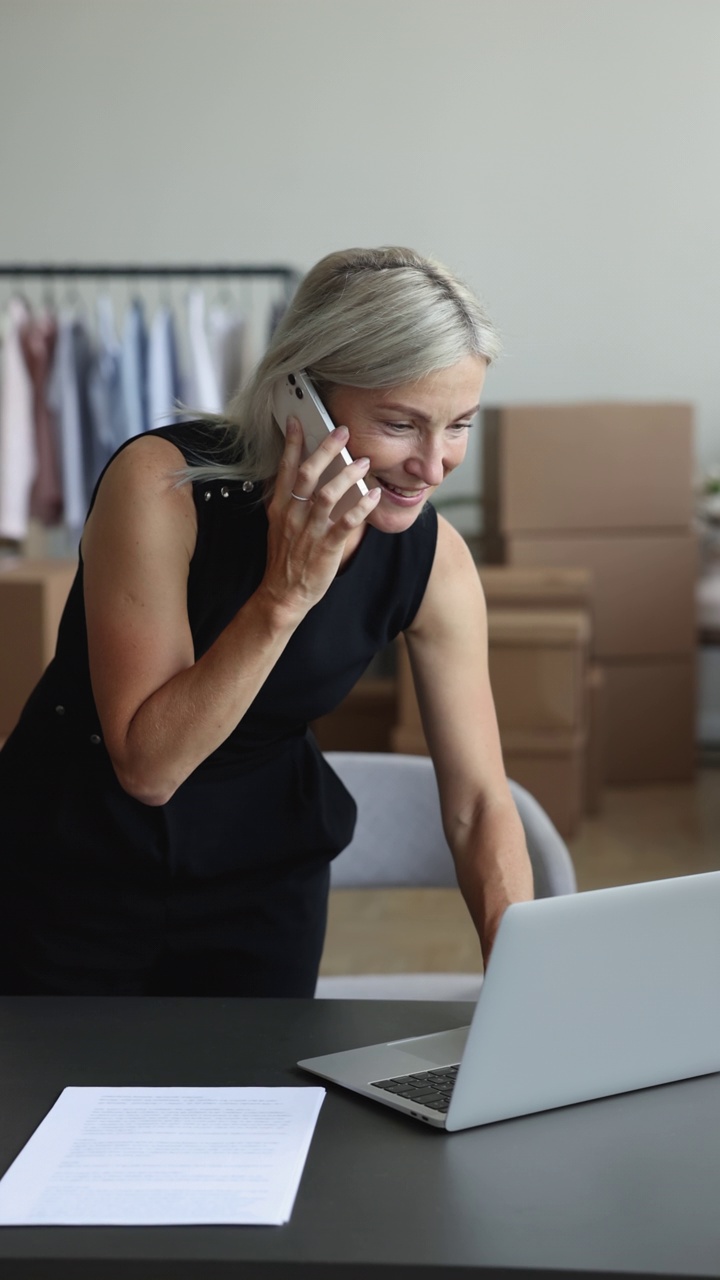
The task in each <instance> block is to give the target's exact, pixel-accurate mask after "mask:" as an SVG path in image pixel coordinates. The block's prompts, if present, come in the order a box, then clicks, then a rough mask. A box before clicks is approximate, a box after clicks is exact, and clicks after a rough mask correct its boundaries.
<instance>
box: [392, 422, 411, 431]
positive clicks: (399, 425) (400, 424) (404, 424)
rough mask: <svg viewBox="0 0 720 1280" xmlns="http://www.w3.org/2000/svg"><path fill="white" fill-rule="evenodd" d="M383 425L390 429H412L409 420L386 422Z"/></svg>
mask: <svg viewBox="0 0 720 1280" xmlns="http://www.w3.org/2000/svg"><path fill="white" fill-rule="evenodd" d="M385 426H386V427H389V428H390V430H391V431H412V429H413V428H412V423H411V422H386V423H385Z"/></svg>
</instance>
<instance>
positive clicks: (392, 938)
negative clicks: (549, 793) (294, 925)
mask: <svg viewBox="0 0 720 1280" xmlns="http://www.w3.org/2000/svg"><path fill="white" fill-rule="evenodd" d="M719 764H720V762H719V761H717V760H711V761H706V762H705V764H704V765H703V767H702V768H701V769H700V770H699V772H698V776H697V781H696V782H695V784H694V785H691V786H686V785H676V786H653V787H625V788H612V789H607V790H606V792H605V796H604V801H603V809H602V812H601V813H600V814H599V815H598V816H597V817H593V818H588V819H586V820H585V822H584V823H583V825H582V828H581V829H580V831H579V832H578V833H577V835H576V836H575V837H574V838H573V839H572V840H570V841H568V845H569V848H570V852H571V853H572V856H573V861H574V863H575V870H576V874H577V879H578V887H579V888H580V889H581V890H583V889H599V888H604V887H606V886H608V885H614V884H629V883H633V882H635V881H638V880H655V879H661V878H663V877H667V876H675V875H688V874H692V873H693V872H699V871H713V870H717V869H718V868H720V767H718V765H719ZM481 967H482V966H481V959H480V950H479V947H478V943H477V939H476V936H475V932H474V930H473V928H472V925H471V924H470V921H469V918H468V916H467V912H466V909H465V906H464V904H463V902H462V900H461V898H460V895H459V893H457V892H456V891H454V890H452V889H441V890H436V889H392V890H383V891H377V890H366V889H363V890H357V889H352V890H343V891H336V892H335V893H334V894H333V895H332V896H331V903H330V919H329V925H328V934H327V941H326V945H325V953H324V956H323V964H322V969H321V972H323V973H327V974H330V973H335V974H338V973H383V972H410V973H412V972H419V973H425V972H433V971H438V972H447V971H450V972H453V971H458V972H472V971H474V970H478V969H480V968H481Z"/></svg>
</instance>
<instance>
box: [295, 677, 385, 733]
mask: <svg viewBox="0 0 720 1280" xmlns="http://www.w3.org/2000/svg"><path fill="white" fill-rule="evenodd" d="M396 719H397V696H396V685H395V681H394V680H392V679H370V678H368V677H363V678H362V679H361V680H358V683H357V684H356V685H355V688H354V689H352V690H351V691H350V693H349V694H348V696H347V698H345V699H344V701H343V702H342V703H341V705H340V706H339V707H337V708H336V709H335V711H331V712H330V714H329V715H326V716H322V717H321V719H319V720H315V721H314V722H313V724H312V726H311V727H312V730H313V733H314V734H315V737H316V738H317V741H318V745H319V746H320V749H321V751H392V750H393V747H392V745H391V741H390V735H391V733H392V730H393V727H394V725H395V721H396Z"/></svg>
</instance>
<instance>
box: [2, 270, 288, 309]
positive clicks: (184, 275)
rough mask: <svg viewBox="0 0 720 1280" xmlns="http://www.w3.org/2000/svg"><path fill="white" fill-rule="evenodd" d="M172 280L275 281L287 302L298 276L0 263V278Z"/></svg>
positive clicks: (274, 272)
mask: <svg viewBox="0 0 720 1280" xmlns="http://www.w3.org/2000/svg"><path fill="white" fill-rule="evenodd" d="M171 276H174V277H176V278H178V279H190V278H198V277H201V278H204V279H208V278H212V279H229V278H240V277H247V278H252V277H255V278H263V279H273V278H274V279H276V280H278V281H279V282H280V284H281V285H282V287H283V289H284V291H285V297H286V300H287V301H288V302H289V301H290V299H291V298H292V295H293V293H294V292H295V289H296V288H297V285H298V283H299V281H300V279H301V274H300V272H299V271H296V270H295V268H294V267H288V266H282V265H279V264H276V263H269V264H265V263H242V264H238V265H235V266H233V265H231V264H217V263H216V264H214V265H213V264H211V263H208V264H207V265H206V266H202V265H199V264H197V263H195V264H190V265H182V266H171V265H168V264H167V263H159V264H157V265H146V264H143V265H139V264H137V263H130V264H126V265H122V264H118V265H114V264H108V263H98V264H95V265H92V266H91V265H87V264H84V263H83V264H80V263H66V264H60V263H40V264H38V263H32V264H30V263H2V264H0V278H3V277H5V278H15V279H23V278H26V279H35V280H38V279H50V278H57V277H60V278H64V279H78V278H84V279H98V280H99V279H108V278H114V279H119V280H121V279H126V278H127V279H133V278H144V279H167V278H168V277H171Z"/></svg>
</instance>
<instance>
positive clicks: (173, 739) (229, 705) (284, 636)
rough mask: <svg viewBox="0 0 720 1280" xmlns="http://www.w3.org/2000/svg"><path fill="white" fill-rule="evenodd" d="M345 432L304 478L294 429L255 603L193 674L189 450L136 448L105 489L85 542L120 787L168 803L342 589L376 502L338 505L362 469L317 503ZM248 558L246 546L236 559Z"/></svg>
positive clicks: (95, 653) (88, 603)
mask: <svg viewBox="0 0 720 1280" xmlns="http://www.w3.org/2000/svg"><path fill="white" fill-rule="evenodd" d="M346 438H347V437H346V434H345V433H344V429H343V428H340V429H339V430H338V431H337V432H335V433H333V435H332V436H328V439H327V441H326V442H325V443H324V444H323V445H322V447H321V448H320V449H319V450H318V451H317V452H316V453H315V454H313V455H312V456H311V457H310V458H309V459H308V460H307V461H306V462H304V463H303V464H302V466H300V458H301V449H302V432H301V430H300V429H299V428H297V427H295V428H290V429H289V430H288V436H287V443H286V447H285V452H284V454H283V460H282V463H281V468H280V472H279V474H278V477H277V482H276V487H275V493H274V496H273V500H272V502H271V503H270V506H269V509H268V521H269V534H268V557H267V567H266V572H265V576H264V578H263V580H262V582H261V584H260V586H259V587H258V589H257V591H256V592H255V593H254V594H253V595H252V596H251V597H250V599H249V600H248V601H247V603H246V604H245V605H243V607H242V608H241V609H240V610H239V611H238V613H237V614H236V616H235V617H234V618H233V620H232V621H231V622H230V624H229V625H228V626H227V627H226V628H225V630H224V631H223V632H222V633H221V634H220V636H218V638H217V640H216V641H215V643H214V644H213V645H212V646H211V647H210V648H209V649H208V650H207V652H206V653H204V654H203V655H202V657H201V658H199V659H198V661H197V662H196V661H195V657H194V650H193V640H192V636H191V633H190V625H189V621H188V614H187V580H188V572H189V566H190V560H191V558H192V554H193V550H194V547H195V540H196V534H197V528H196V515H195V506H194V501H193V496H192V490H191V486H190V485H182V486H180V487H177V483H176V481H177V471H178V470H179V469H181V468H182V467H183V466H184V465H185V462H184V458H183V457H182V454H181V453H180V451H179V450H178V449H177V448H176V447H175V446H174V445H173V444H171V443H170V442H169V441H167V440H164V439H162V438H161V437H153V436H146V437H143V438H141V439H139V440H138V441H137V442H135V443H133V444H131V445H129V446H128V447H127V448H126V449H125V450H123V452H122V453H121V454H120V455H119V456H118V457H117V458H116V459H115V461H114V462H113V463H112V465H111V466H110V467H109V468H108V471H107V473H106V475H105V477H104V478H103V481H102V484H101V485H100V488H99V490H98V494H97V498H96V502H95V505H94V507H93V510H92V513H91V515H90V516H89V518H88V522H87V525H86V528H85V532H84V534H83V542H82V551H83V561H84V566H85V572H84V581H85V611H86V617H87V628H88V645H89V654H90V674H91V679H92V686H93V693H94V696H95V702H96V705H97V709H98V714H99V716H100V722H101V725H102V731H103V737H104V741H105V745H106V747H107V750H108V752H109V755H110V759H111V761H112V764H113V767H114V769H115V772H116V774H117V776H118V779H119V781H120V783H121V785H122V786H123V787H124V788H125V790H126V791H128V792H129V793H130V794H131V795H133V796H135V797H136V798H137V799H139V800H142V801H143V802H144V803H145V804H150V805H159V804H164V803H165V802H166V801H167V800H169V799H170V797H171V796H172V795H173V793H174V792H175V790H176V789H177V787H178V786H180V784H181V783H182V782H183V781H184V780H185V778H187V777H188V775H189V774H190V773H192V771H193V770H194V769H195V768H196V767H197V765H198V764H200V762H201V761H202V760H204V759H205V758H206V757H207V756H208V755H210V753H211V752H212V751H214V750H215V749H216V748H217V747H218V746H220V744H221V743H222V742H224V741H225V739H226V738H227V737H228V735H229V734H230V733H231V732H232V730H233V729H234V728H235V726H236V725H237V724H238V722H239V721H240V720H241V719H242V717H243V715H244V714H245V712H246V710H247V708H248V707H249V706H250V703H251V702H252V701H253V699H254V698H255V696H256V694H257V693H258V690H259V689H260V688H261V686H262V685H263V683H264V681H265V680H266V678H267V676H268V674H269V673H270V671H271V670H272V668H273V666H274V665H275V663H276V662H277V660H278V658H279V657H280V655H281V653H282V652H283V650H284V648H285V646H286V645H287V643H288V641H289V639H290V637H291V635H292V634H293V632H294V631H295V630H296V628H297V627H298V626H299V624H300V622H301V621H302V619H303V618H304V617H305V615H306V614H307V613H308V611H309V609H311V608H312V606H313V605H314V604H315V603H316V602H317V601H318V600H319V599H320V598H321V596H322V595H323V594H324V593H325V591H326V590H327V589H328V587H329V585H330V583H331V582H332V580H333V578H334V577H335V575H336V573H337V570H338V567H339V564H340V562H341V559H342V555H343V551H344V548H345V544H346V542H347V540H348V538H349V537H351V536H353V535H354V536H357V531H358V530H359V528H360V525H361V524H362V522H363V520H364V519H365V516H366V515H367V514H368V512H369V511H370V510H372V508H373V507H374V505H375V501H376V500H377V494H375V496H374V497H373V496H372V495H371V496H370V497H366V498H364V499H362V500H361V501H360V502H359V503H358V504H357V506H356V507H354V508H353V509H352V510H351V511H349V512H348V513H347V514H346V515H345V516H343V517H342V519H341V520H338V521H337V522H332V521H331V520H330V518H329V516H330V512H331V511H332V508H333V506H334V505H335V503H336V502H337V501H338V499H339V497H340V496H341V495H342V493H344V491H345V489H346V488H348V487H349V485H350V484H352V483H353V482H354V481H356V480H357V479H358V476H359V475H362V474H363V470H364V469H365V468H364V467H363V465H362V461H359V462H356V463H355V464H354V466H353V467H348V468H347V469H346V471H345V472H344V473H343V474H342V475H341V476H339V477H337V479H335V480H333V481H331V482H330V483H328V484H327V485H326V486H324V487H323V489H322V490H321V491H320V493H319V494H318V496H317V498H316V499H315V501H313V502H297V501H296V500H295V499H293V498H291V496H290V495H291V492H292V489H293V487H296V489H297V490H299V491H300V492H310V493H311V492H312V491H313V489H314V487H315V483H316V481H317V479H318V477H319V476H320V475H321V474H322V472H323V471H324V469H325V468H326V467H327V465H328V462H329V460H330V458H331V457H334V456H335V454H336V453H338V452H339V450H340V448H341V447H342V445H343V444H344V443H345V440H346ZM237 554H238V555H239V556H241V555H242V554H243V547H242V545H239V546H238V547H237Z"/></svg>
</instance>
